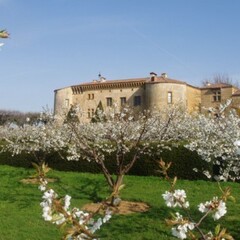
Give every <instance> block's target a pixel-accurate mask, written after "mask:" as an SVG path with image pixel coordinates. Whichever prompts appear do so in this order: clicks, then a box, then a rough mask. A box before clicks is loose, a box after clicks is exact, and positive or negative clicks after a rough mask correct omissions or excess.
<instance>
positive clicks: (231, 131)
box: [186, 106, 240, 180]
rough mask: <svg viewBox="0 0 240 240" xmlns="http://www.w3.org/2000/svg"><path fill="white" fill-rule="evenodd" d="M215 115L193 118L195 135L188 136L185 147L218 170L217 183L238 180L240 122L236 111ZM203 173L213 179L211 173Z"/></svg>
mask: <svg viewBox="0 0 240 240" xmlns="http://www.w3.org/2000/svg"><path fill="white" fill-rule="evenodd" d="M213 111H214V116H212V115H210V116H206V115H197V116H196V117H194V118H192V120H191V123H190V125H191V127H189V129H190V131H192V133H193V134H191V136H190V134H189V136H190V137H189V141H188V144H187V145H186V147H187V148H188V149H190V150H192V151H197V153H198V154H199V155H200V156H201V157H202V159H203V160H205V161H207V162H209V163H210V164H213V165H216V166H218V169H219V172H218V173H217V175H218V176H215V178H216V179H217V180H227V179H239V177H240V176H239V169H240V161H239V159H240V155H239V151H238V149H239V146H238V142H239V139H240V118H239V116H238V115H237V114H236V113H235V112H233V111H231V112H229V113H225V108H224V106H222V109H221V108H220V110H213ZM195 170H196V171H198V170H201V169H195ZM204 173H205V174H206V175H207V176H208V177H209V178H210V177H211V174H210V173H209V172H206V171H205V172H204Z"/></svg>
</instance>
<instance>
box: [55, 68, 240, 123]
mask: <svg viewBox="0 0 240 240" xmlns="http://www.w3.org/2000/svg"><path fill="white" fill-rule="evenodd" d="M54 92H55V99H54V100H55V101H54V113H55V114H56V115H58V114H61V113H62V111H66V110H69V109H70V107H71V106H74V105H79V106H80V108H81V110H82V112H83V114H82V119H81V120H82V121H84V122H89V121H90V120H91V119H92V117H93V116H94V114H95V112H96V109H97V108H98V107H99V106H101V108H102V109H103V110H106V109H107V108H111V107H112V106H113V104H114V103H116V105H117V106H119V107H121V106H124V105H128V106H130V107H134V108H137V109H138V110H144V109H149V110H153V109H163V108H165V107H167V106H168V105H171V104H179V103H181V104H182V105H183V106H184V107H185V108H186V109H187V111H188V112H189V113H192V112H203V111H204V109H207V108H210V107H214V108H218V107H219V105H220V104H221V103H224V102H225V101H226V100H227V99H232V107H234V108H239V107H238V106H239V104H240V90H239V89H238V88H236V87H234V86H233V85H231V84H225V83H216V84H210V83H209V84H206V85H205V86H204V87H195V86H192V85H190V84H188V83H186V82H184V81H179V80H175V79H171V78H169V77H168V76H167V74H166V73H163V74H161V75H160V76H158V75H157V74H156V73H154V72H151V73H150V75H149V76H148V77H144V78H133V79H122V80H106V79H105V78H104V77H102V76H101V75H99V79H98V80H93V81H92V82H88V83H81V84H78V85H73V86H69V87H65V88H61V89H57V90H55V91H54Z"/></svg>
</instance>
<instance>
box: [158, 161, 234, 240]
mask: <svg viewBox="0 0 240 240" xmlns="http://www.w3.org/2000/svg"><path fill="white" fill-rule="evenodd" d="M170 165H171V164H168V165H167V164H166V163H165V162H164V161H163V160H161V161H160V162H159V166H160V168H161V169H162V171H161V172H162V173H163V174H164V175H165V178H166V180H167V181H168V182H169V183H170V190H169V191H166V192H165V193H164V194H162V197H163V199H164V200H165V203H166V205H167V206H168V207H170V208H175V207H179V208H181V209H183V212H184V213H185V215H186V217H184V216H183V215H181V214H180V213H179V212H176V213H175V214H173V215H172V218H171V219H166V223H167V225H169V226H172V234H173V236H175V237H177V238H179V239H192V240H233V237H232V236H231V235H230V234H229V233H227V231H226V229H225V228H222V229H221V226H220V225H217V226H216V227H215V232H214V234H213V233H212V232H211V231H210V232H208V233H205V232H204V231H203V230H202V228H201V224H202V222H203V221H204V220H205V219H206V218H207V217H208V216H209V215H211V216H212V218H213V219H214V221H215V220H218V219H220V218H221V217H223V216H224V215H225V214H226V213H227V207H226V202H227V200H228V199H233V197H232V196H231V190H230V188H228V187H227V188H226V189H222V188H221V187H220V190H221V192H222V195H221V196H220V197H217V196H215V197H213V198H212V200H210V201H207V202H205V203H200V204H199V205H198V210H199V211H200V212H201V213H203V216H202V217H201V218H200V219H199V220H198V221H196V220H194V219H193V217H192V215H191V211H190V204H189V202H188V201H187V195H186V192H185V190H183V189H175V185H176V183H177V177H175V178H174V179H173V180H171V179H170V178H169V177H168V175H167V170H168V169H169V168H170Z"/></svg>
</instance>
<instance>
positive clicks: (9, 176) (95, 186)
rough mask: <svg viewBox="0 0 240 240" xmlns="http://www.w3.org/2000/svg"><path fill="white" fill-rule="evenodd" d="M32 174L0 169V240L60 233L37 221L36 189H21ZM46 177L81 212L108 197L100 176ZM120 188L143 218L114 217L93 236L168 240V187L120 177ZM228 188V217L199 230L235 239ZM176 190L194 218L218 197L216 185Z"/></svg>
mask: <svg viewBox="0 0 240 240" xmlns="http://www.w3.org/2000/svg"><path fill="white" fill-rule="evenodd" d="M32 173H33V171H32V170H29V169H24V168H15V167H10V166H4V165H1V166H0V214H1V215H0V240H13V239H17V240H43V239H44V240H55V239H56V240H57V239H61V236H62V233H61V230H60V229H58V227H57V226H55V225H52V224H51V223H48V222H45V221H44V220H43V219H42V217H41V207H40V206H39V203H40V201H41V192H39V190H38V189H37V186H36V185H31V184H23V183H21V182H20V180H21V179H23V178H26V177H28V176H29V175H31V174H32ZM49 176H50V177H54V178H57V179H58V181H57V182H55V183H51V185H52V187H53V188H54V189H55V190H56V191H57V192H58V193H59V195H62V196H64V195H65V194H69V195H71V196H72V198H73V199H72V206H76V207H81V206H82V205H83V204H85V203H88V202H93V201H94V202H96V201H99V200H101V199H103V198H104V197H106V196H107V194H108V188H107V187H106V185H105V180H104V178H103V176H102V175H97V174H89V173H76V172H75V173H73V172H58V171H51V173H50V174H49ZM124 182H125V184H126V188H125V189H124V190H123V191H122V198H123V199H124V200H129V201H143V202H146V203H148V204H149V205H150V206H151V208H150V211H148V212H147V213H135V214H131V215H128V216H120V215H115V216H113V218H112V219H111V220H110V222H109V223H107V224H105V225H103V227H102V228H101V230H100V231H99V232H98V234H99V237H100V238H101V239H124V240H126V239H133V240H134V239H136V240H141V239H160V240H173V239H176V238H173V237H172V236H171V231H170V228H169V227H167V226H166V225H165V222H164V219H165V218H167V217H169V216H170V213H171V212H173V210H172V209H169V208H167V207H166V206H165V205H164V202H163V199H162V197H161V194H162V193H163V192H165V191H166V190H167V189H168V184H167V182H165V181H162V180H160V179H159V178H157V177H136V176H126V178H125V179H124ZM223 186H231V188H232V193H233V195H234V196H235V197H236V200H237V201H236V203H232V202H229V203H228V205H227V206H228V214H227V215H226V216H225V217H223V219H221V220H220V221H217V222H216V223H215V222H213V221H212V220H211V218H209V219H207V221H206V223H205V225H204V228H205V229H206V230H212V231H213V230H214V227H215V225H216V224H218V223H220V224H221V225H222V226H224V227H226V228H227V229H228V230H229V232H230V233H231V234H232V235H233V236H234V237H235V239H240V238H239V236H240V220H239V219H240V218H239V216H240V201H239V199H240V188H239V184H238V183H224V184H223ZM177 187H178V188H180V189H185V190H186V192H187V195H188V199H189V201H190V204H191V209H192V212H193V216H194V218H196V219H198V218H199V217H200V216H201V214H200V213H199V212H198V211H197V205H198V204H199V203H200V202H204V201H207V200H210V199H211V198H212V196H213V195H218V194H219V189H218V186H217V184H216V183H212V182H205V181H183V180H179V181H178V183H177Z"/></svg>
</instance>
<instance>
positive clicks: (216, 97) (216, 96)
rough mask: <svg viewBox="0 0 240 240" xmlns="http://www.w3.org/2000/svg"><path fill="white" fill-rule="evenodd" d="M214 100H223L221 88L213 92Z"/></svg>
mask: <svg viewBox="0 0 240 240" xmlns="http://www.w3.org/2000/svg"><path fill="white" fill-rule="evenodd" d="M213 101H214V102H220V101H221V90H216V91H214V92H213Z"/></svg>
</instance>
